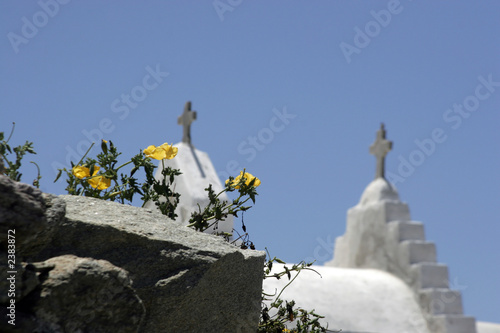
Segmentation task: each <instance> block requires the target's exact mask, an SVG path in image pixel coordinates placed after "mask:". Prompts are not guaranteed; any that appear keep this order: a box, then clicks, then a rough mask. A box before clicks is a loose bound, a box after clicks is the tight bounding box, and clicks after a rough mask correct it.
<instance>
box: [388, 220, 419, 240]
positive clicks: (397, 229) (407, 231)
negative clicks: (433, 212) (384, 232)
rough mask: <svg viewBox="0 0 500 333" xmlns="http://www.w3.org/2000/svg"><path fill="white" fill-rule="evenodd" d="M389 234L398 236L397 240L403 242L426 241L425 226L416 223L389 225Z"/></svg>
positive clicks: (407, 222) (398, 222) (391, 223)
mask: <svg viewBox="0 0 500 333" xmlns="http://www.w3.org/2000/svg"><path fill="white" fill-rule="evenodd" d="M388 227H389V230H390V231H389V232H392V233H393V234H394V235H396V240H397V241H398V242H402V241H405V240H420V241H425V233H424V224H423V223H422V222H416V221H392V222H389V224H388Z"/></svg>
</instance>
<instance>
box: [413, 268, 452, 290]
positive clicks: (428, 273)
mask: <svg viewBox="0 0 500 333" xmlns="http://www.w3.org/2000/svg"><path fill="white" fill-rule="evenodd" d="M411 272H412V276H413V281H414V288H416V289H425V288H449V277H448V266H447V265H445V264H438V263H429V262H422V263H417V264H413V265H411Z"/></svg>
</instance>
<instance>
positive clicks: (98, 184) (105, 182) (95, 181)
mask: <svg viewBox="0 0 500 333" xmlns="http://www.w3.org/2000/svg"><path fill="white" fill-rule="evenodd" d="M88 182H89V184H90V186H92V187H93V188H97V189H98V190H101V191H102V190H105V189H107V188H108V187H110V186H111V179H109V178H106V177H104V176H97V177H94V178H91V179H89V180H88Z"/></svg>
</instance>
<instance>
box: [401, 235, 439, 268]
mask: <svg viewBox="0 0 500 333" xmlns="http://www.w3.org/2000/svg"><path fill="white" fill-rule="evenodd" d="M400 246H401V255H403V256H405V257H406V258H408V261H407V262H408V263H409V264H416V263H419V262H436V245H435V244H434V243H431V242H425V241H413V240H407V241H403V242H401V245H400Z"/></svg>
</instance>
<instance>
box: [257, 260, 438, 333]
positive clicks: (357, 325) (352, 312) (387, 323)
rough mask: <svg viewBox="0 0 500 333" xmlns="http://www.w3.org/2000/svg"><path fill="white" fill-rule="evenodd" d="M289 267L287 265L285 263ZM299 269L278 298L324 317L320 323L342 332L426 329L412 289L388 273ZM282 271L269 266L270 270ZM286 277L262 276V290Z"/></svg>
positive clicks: (279, 285) (420, 331)
mask: <svg viewBox="0 0 500 333" xmlns="http://www.w3.org/2000/svg"><path fill="white" fill-rule="evenodd" d="M289 266H291V265H289ZM312 268H313V269H314V270H316V271H317V272H318V273H320V274H321V276H319V275H318V274H316V273H314V272H311V271H302V272H301V273H300V274H299V276H298V277H297V279H295V281H293V283H292V284H290V286H288V288H287V289H285V291H284V292H283V294H282V295H281V298H282V299H284V300H288V301H290V300H294V301H295V302H296V304H297V306H300V307H302V308H303V309H305V310H308V311H311V310H313V309H314V310H315V311H314V312H315V313H317V314H319V315H322V316H325V318H324V319H321V320H320V321H321V323H322V324H324V325H326V323H328V328H329V329H330V330H334V331H335V330H339V329H342V330H343V331H345V332H351V331H353V332H398V333H429V331H428V329H427V324H426V321H425V319H424V317H423V315H422V311H421V310H420V306H419V305H418V304H417V302H416V300H415V297H414V296H413V292H412V290H410V288H409V287H408V286H407V285H406V284H405V283H404V282H403V281H402V280H400V279H399V278H397V277H395V276H394V275H392V274H389V273H386V272H382V271H379V270H374V269H353V268H336V267H325V266H312ZM280 270H282V266H281V265H275V266H273V272H278V271H280ZM288 282H289V281H288V279H287V278H286V276H285V277H282V278H281V279H280V280H276V279H275V278H267V279H265V280H264V291H265V292H266V293H270V294H274V292H275V291H277V292H278V293H279V292H280V290H281V288H282V287H283V286H284V285H286V284H287V283H288Z"/></svg>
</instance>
